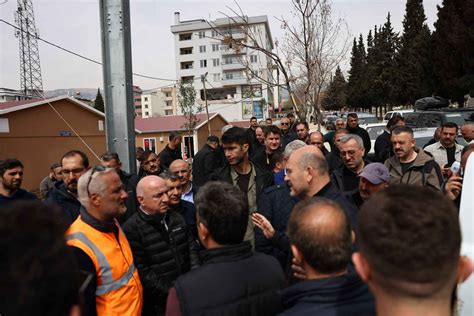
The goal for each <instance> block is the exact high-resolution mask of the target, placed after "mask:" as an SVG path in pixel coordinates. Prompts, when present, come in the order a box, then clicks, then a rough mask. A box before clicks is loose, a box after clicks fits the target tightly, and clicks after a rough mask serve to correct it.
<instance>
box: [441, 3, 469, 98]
mask: <svg viewBox="0 0 474 316" xmlns="http://www.w3.org/2000/svg"><path fill="white" fill-rule="evenodd" d="M473 16H474V3H473V1H466V0H443V3H442V7H439V6H438V20H437V21H436V22H435V31H434V32H433V68H434V73H435V80H436V87H437V92H438V94H439V95H441V96H444V97H447V98H450V99H451V100H453V101H457V102H458V103H459V105H461V106H462V105H463V102H464V95H465V94H468V93H470V94H471V95H474V58H473V56H474V32H473V31H472V30H473V29H474V19H473V18H472V17H473Z"/></svg>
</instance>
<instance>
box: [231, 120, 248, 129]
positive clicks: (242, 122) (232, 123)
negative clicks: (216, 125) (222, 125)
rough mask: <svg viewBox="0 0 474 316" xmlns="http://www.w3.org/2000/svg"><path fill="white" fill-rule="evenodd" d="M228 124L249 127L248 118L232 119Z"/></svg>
mask: <svg viewBox="0 0 474 316" xmlns="http://www.w3.org/2000/svg"><path fill="white" fill-rule="evenodd" d="M229 124H230V125H232V126H237V127H242V128H248V127H250V120H246V121H233V122H229Z"/></svg>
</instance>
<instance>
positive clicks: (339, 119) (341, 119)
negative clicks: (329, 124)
mask: <svg viewBox="0 0 474 316" xmlns="http://www.w3.org/2000/svg"><path fill="white" fill-rule="evenodd" d="M338 122H342V123H345V122H346V120H345V119H343V118H338V119H337V120H336V121H335V122H334V123H336V124H337V123H338Z"/></svg>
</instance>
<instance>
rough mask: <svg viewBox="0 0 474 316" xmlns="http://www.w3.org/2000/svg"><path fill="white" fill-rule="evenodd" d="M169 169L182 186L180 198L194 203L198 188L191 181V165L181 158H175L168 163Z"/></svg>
mask: <svg viewBox="0 0 474 316" xmlns="http://www.w3.org/2000/svg"><path fill="white" fill-rule="evenodd" d="M170 171H171V172H174V173H175V174H176V175H177V176H178V178H179V182H180V184H181V186H182V188H183V193H182V194H181V199H182V200H184V201H188V202H191V203H193V204H194V196H195V195H196V193H197V191H198V188H197V187H196V186H195V185H194V184H193V182H192V181H191V166H190V165H189V163H187V162H186V161H184V160H183V159H177V160H175V161H173V162H172V163H171V165H170Z"/></svg>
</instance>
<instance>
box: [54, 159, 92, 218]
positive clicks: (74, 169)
mask: <svg viewBox="0 0 474 316" xmlns="http://www.w3.org/2000/svg"><path fill="white" fill-rule="evenodd" d="M61 167H62V169H61V173H62V176H63V182H57V183H56V184H55V186H54V188H53V190H51V193H50V195H49V198H48V199H47V200H46V204H48V203H52V204H56V205H58V206H59V207H61V209H62V211H63V214H64V216H65V217H66V219H67V221H68V223H69V224H72V223H73V222H74V221H75V220H76V218H77V217H78V216H79V213H80V212H79V210H80V209H81V203H80V202H79V200H78V194H77V182H78V181H79V178H80V177H81V176H82V175H83V174H84V173H86V172H87V170H89V158H88V157H87V156H86V154H84V153H83V152H82V151H79V150H71V151H69V152H67V153H65V154H64V155H63V157H62V158H61Z"/></svg>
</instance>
